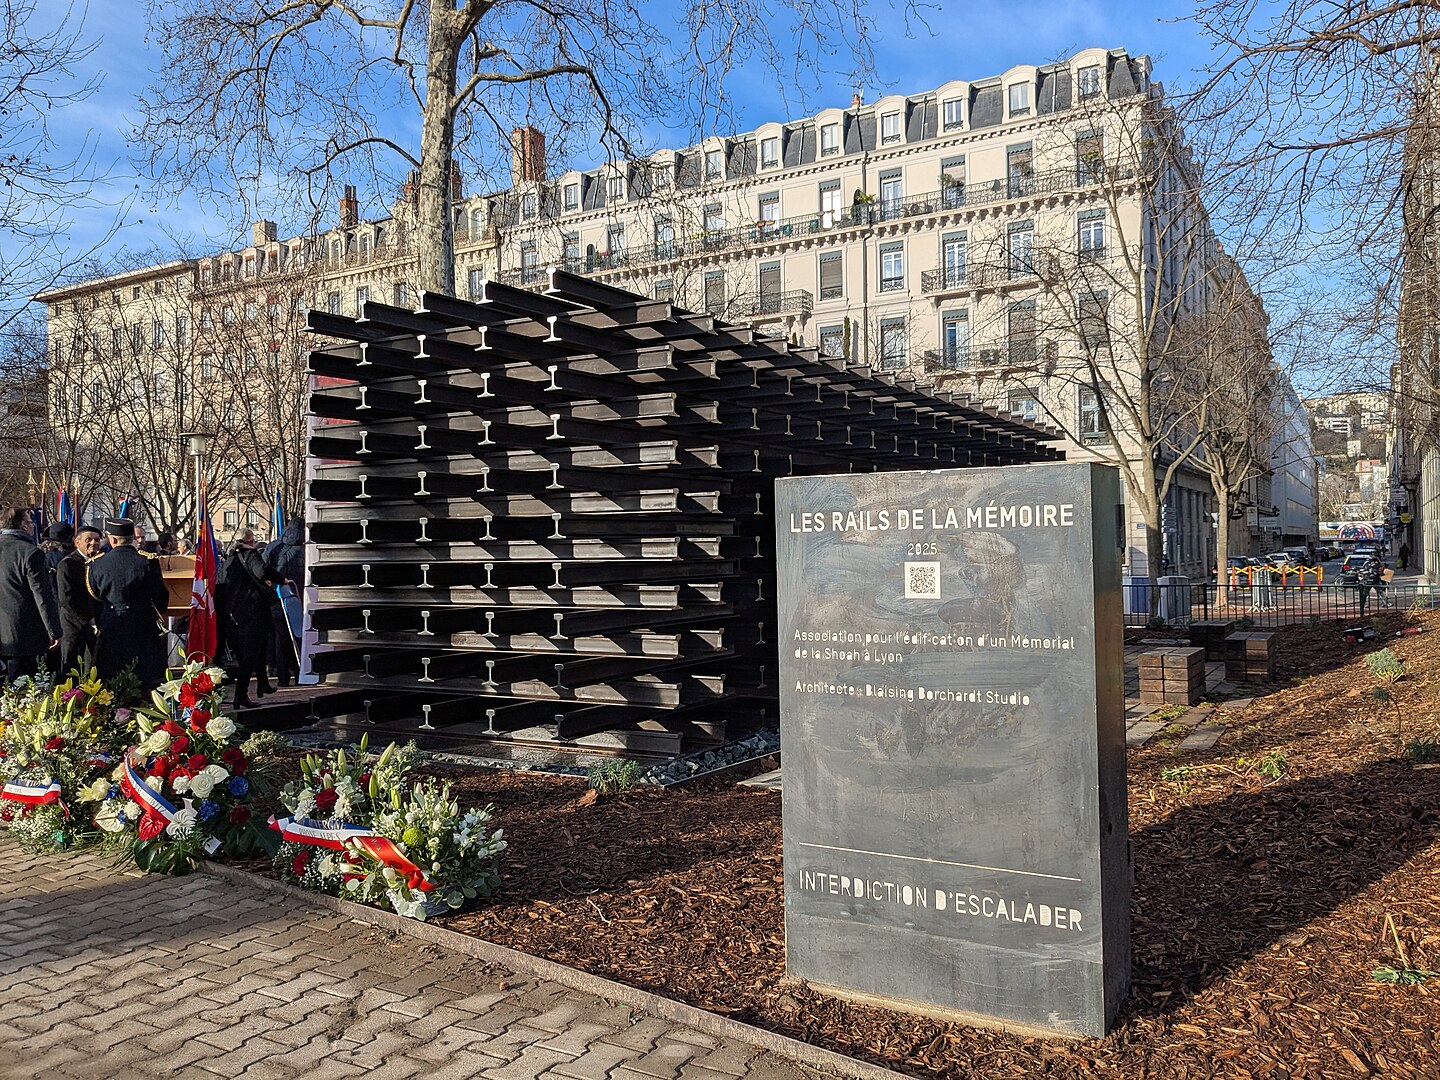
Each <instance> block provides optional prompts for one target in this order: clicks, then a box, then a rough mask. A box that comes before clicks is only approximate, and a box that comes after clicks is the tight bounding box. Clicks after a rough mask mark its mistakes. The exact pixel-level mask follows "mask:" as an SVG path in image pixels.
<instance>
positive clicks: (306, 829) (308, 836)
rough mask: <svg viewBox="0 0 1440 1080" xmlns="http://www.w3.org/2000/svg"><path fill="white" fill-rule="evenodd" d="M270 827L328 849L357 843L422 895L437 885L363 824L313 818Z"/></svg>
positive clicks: (285, 837)
mask: <svg viewBox="0 0 1440 1080" xmlns="http://www.w3.org/2000/svg"><path fill="white" fill-rule="evenodd" d="M270 827H271V828H272V829H274V830H275V831H276V832H278V833H279V834H280V838H281V839H282V840H289V841H290V842H291V843H293V844H306V845H308V846H310V847H323V848H329V849H331V850H332V851H344V850H345V849H346V848H347V847H348V846H349V845H351V844H354V845H355V846H356V847H358V848H360V849H361V850H362V851H364V852H365V853H366V854H367V855H370V856H371V857H372V858H374V859H375V860H377V861H378V862H379V863H380V864H381V865H382V866H388V867H390V868H391V869H392V870H394V871H396V872H397V873H400V874H403V875H404V876H405V884H406V885H408V886H409V887H410V888H412V889H419V890H420V891H421V892H429V891H430V890H431V889H433V888H434V887H435V886H434V885H433V884H431V882H430V879H429V878H427V877H426V876H425V871H424V870H421V869H420V867H418V866H416V865H415V864H414V863H413V862H411V861H410V860H409V859H408V858H406V857H405V855H404V853H402V852H401V850H400V849H399V848H398V847H396V846H395V844H394V842H393V841H391V840H389V839H387V838H385V837H383V836H380V835H378V834H377V833H376V832H375V830H374V829H367V828H364V827H363V826H360V825H343V824H340V823H339V822H334V821H315V820H314V819H313V818H300V819H298V820H297V819H295V818H288V817H287V818H273V817H272V818H271V819H270Z"/></svg>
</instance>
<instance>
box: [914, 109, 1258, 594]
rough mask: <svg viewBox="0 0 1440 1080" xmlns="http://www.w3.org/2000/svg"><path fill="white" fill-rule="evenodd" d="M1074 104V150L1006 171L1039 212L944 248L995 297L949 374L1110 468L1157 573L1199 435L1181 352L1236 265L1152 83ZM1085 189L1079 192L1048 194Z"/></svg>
mask: <svg viewBox="0 0 1440 1080" xmlns="http://www.w3.org/2000/svg"><path fill="white" fill-rule="evenodd" d="M1077 113H1079V116H1080V119H1079V123H1078V125H1077V126H1079V127H1080V134H1079V135H1078V136H1077V138H1076V139H1075V142H1074V143H1073V144H1072V145H1071V146H1070V147H1068V148H1067V150H1066V156H1065V157H1063V158H1057V157H1056V156H1055V155H1054V154H1053V152H1052V154H1051V156H1050V157H1049V158H1048V159H1043V158H1039V157H1037V158H1031V157H1029V156H1025V157H1020V156H1017V155H1012V156H1011V159H1010V161H1009V162H1008V175H1007V178H1006V180H1005V181H1003V183H1005V184H1007V185H1008V186H1009V188H1010V194H1011V195H1012V197H1023V196H1027V195H1034V196H1036V198H1034V199H1033V201H1032V204H1031V205H1032V207H1033V210H1032V213H1031V216H1029V217H1022V218H1018V219H1014V220H1010V221H1007V222H1005V223H1004V224H1003V226H1002V227H1001V228H1000V229H998V230H996V231H991V232H989V233H988V234H980V235H978V236H972V237H970V238H969V239H968V241H967V242H966V247H965V249H964V251H963V253H962V254H960V255H959V256H958V257H957V258H952V257H951V254H950V253H948V252H947V253H946V254H945V255H944V261H945V265H944V266H943V267H942V269H941V270H940V271H939V272H940V273H944V274H947V275H948V274H955V275H957V276H958V277H959V278H960V279H962V280H963V281H964V282H966V283H970V284H971V285H973V287H974V288H976V289H984V290H987V291H993V294H994V295H995V296H996V298H997V301H998V302H996V303H994V304H987V305H976V306H975V308H974V311H975V312H977V313H979V314H972V317H971V320H970V324H969V325H968V326H966V327H965V328H964V336H965V337H966V338H967V339H968V340H969V341H970V342H972V343H971V344H968V345H967V351H968V359H965V360H964V361H962V366H966V365H968V367H969V370H967V371H966V372H965V374H964V375H957V376H941V378H940V382H941V383H942V385H950V386H956V385H958V386H965V385H973V386H975V387H976V388H977V390H978V391H979V392H980V393H981V395H982V397H986V398H993V397H994V396H995V395H999V397H1000V399H1001V400H999V401H998V402H996V403H997V404H999V405H1001V406H1005V405H1007V404H1008V405H1009V406H1010V408H1011V409H1012V411H1018V412H1022V413H1024V414H1026V415H1033V416H1035V417H1036V418H1039V419H1044V420H1047V421H1049V422H1051V423H1053V424H1054V425H1055V426H1057V427H1059V428H1061V429H1062V430H1063V431H1065V432H1066V433H1067V434H1068V435H1070V437H1071V438H1072V439H1074V441H1076V442H1078V443H1080V444H1081V445H1083V446H1085V447H1086V448H1087V449H1089V450H1090V451H1092V452H1093V453H1095V454H1096V455H1097V456H1099V457H1100V458H1101V460H1103V461H1106V462H1108V463H1110V464H1113V465H1115V466H1116V467H1117V468H1118V469H1119V470H1120V472H1121V474H1122V476H1123V477H1124V480H1125V485H1126V490H1127V492H1128V495H1129V502H1130V504H1131V506H1132V508H1133V510H1134V512H1135V514H1136V515H1137V517H1138V519H1139V524H1142V525H1143V526H1144V531H1145V538H1146V544H1145V553H1146V562H1147V567H1148V573H1149V577H1150V580H1151V582H1152V583H1155V582H1158V579H1159V577H1160V575H1161V572H1162V565H1163V561H1164V558H1165V548H1164V533H1163V522H1162V517H1163V513H1162V508H1163V507H1164V506H1165V504H1166V500H1167V497H1168V495H1169V493H1170V491H1171V489H1172V487H1173V486H1174V485H1175V483H1176V481H1177V478H1178V477H1179V476H1180V474H1181V472H1182V470H1184V469H1186V468H1190V467H1192V461H1193V459H1194V458H1195V456H1196V454H1197V453H1198V452H1199V451H1200V448H1201V446H1202V431H1203V428H1204V407H1205V398H1204V395H1201V396H1199V397H1197V396H1196V394H1195V393H1194V386H1193V384H1191V383H1187V380H1186V379H1185V377H1184V375H1185V363H1186V360H1187V359H1188V358H1189V357H1190V356H1191V354H1192V352H1193V350H1194V341H1195V339H1196V338H1197V337H1203V336H1204V334H1205V333H1206V332H1207V327H1208V326H1209V325H1210V324H1211V323H1212V322H1213V321H1214V320H1216V319H1219V318H1220V315H1219V311H1220V309H1221V308H1223V307H1225V306H1226V305H1227V304H1228V303H1230V302H1231V301H1230V298H1229V297H1228V296H1227V295H1226V291H1225V289H1224V288H1223V281H1222V279H1221V271H1222V268H1223V267H1226V266H1230V265H1233V264H1232V263H1231V261H1230V258H1229V257H1228V256H1226V255H1225V254H1224V253H1223V252H1222V250H1221V248H1220V245H1219V243H1218V241H1217V238H1216V236H1215V234H1214V232H1213V230H1212V228H1211V223H1210V218H1209V215H1208V213H1207V210H1206V206H1205V204H1204V202H1202V193H1203V194H1205V195H1207V196H1209V195H1211V194H1212V193H1211V190H1210V188H1209V186H1208V185H1203V184H1202V179H1203V178H1202V170H1201V167H1200V165H1199V163H1198V162H1197V161H1196V160H1195V159H1194V156H1193V153H1192V151H1191V149H1190V148H1189V146H1188V145H1187V144H1186V142H1185V141H1184V139H1183V137H1182V127H1181V124H1180V122H1179V119H1178V118H1177V116H1176V114H1175V113H1174V111H1173V110H1172V109H1171V108H1170V107H1169V106H1168V105H1166V103H1165V102H1164V101H1163V99H1161V98H1160V96H1159V94H1158V92H1153V93H1143V92H1142V93H1137V94H1136V95H1134V96H1131V97H1128V98H1121V99H1119V100H1113V99H1110V98H1108V97H1106V96H1104V95H1097V96H1096V97H1095V98H1093V99H1092V100H1090V101H1089V102H1084V101H1082V102H1081V103H1079V106H1078V108H1077ZM1077 188H1078V193H1077V198H1076V199H1075V200H1073V201H1070V200H1066V201H1062V202H1059V203H1058V204H1054V203H1051V202H1049V201H1048V200H1045V199H1044V198H1041V197H1039V196H1041V195H1043V193H1044V192H1046V191H1064V190H1074V189H1077ZM1261 224H1262V222H1261V219H1260V218H1259V217H1254V218H1251V219H1250V220H1249V221H1244V222H1240V223H1238V224H1237V225H1235V226H1234V227H1233V230H1232V231H1233V232H1234V233H1235V234H1236V235H1237V236H1238V237H1239V242H1240V243H1242V244H1243V243H1245V240H1246V235H1245V230H1246V229H1247V228H1249V229H1254V230H1258V228H1259V226H1260V225H1261ZM991 342H993V343H995V347H994V348H989V349H987V348H985V345H986V344H987V343H991ZM947 348H948V345H947ZM940 359H941V361H942V364H943V366H950V363H949V360H948V358H947V357H943V356H942V357H941V358H940ZM976 360H978V363H976Z"/></svg>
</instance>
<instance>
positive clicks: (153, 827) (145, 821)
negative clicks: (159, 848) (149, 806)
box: [136, 814, 165, 840]
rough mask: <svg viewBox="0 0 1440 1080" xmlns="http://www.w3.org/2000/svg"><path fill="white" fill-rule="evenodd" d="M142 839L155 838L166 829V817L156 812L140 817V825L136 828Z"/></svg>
mask: <svg viewBox="0 0 1440 1080" xmlns="http://www.w3.org/2000/svg"><path fill="white" fill-rule="evenodd" d="M136 831H137V832H139V834H140V839H141V840H154V839H155V838H156V837H157V836H159V835H160V834H161V833H162V832H164V831H165V819H164V818H161V817H158V816H156V815H154V814H146V815H145V816H144V817H142V818H141V819H140V826H139V828H138V829H137V830H136Z"/></svg>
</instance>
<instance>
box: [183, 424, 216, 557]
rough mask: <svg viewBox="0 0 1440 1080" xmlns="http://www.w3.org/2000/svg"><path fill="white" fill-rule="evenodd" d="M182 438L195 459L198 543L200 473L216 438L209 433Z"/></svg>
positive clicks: (193, 434) (185, 433)
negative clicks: (207, 452) (206, 454)
mask: <svg viewBox="0 0 1440 1080" xmlns="http://www.w3.org/2000/svg"><path fill="white" fill-rule="evenodd" d="M180 437H181V438H182V439H184V440H185V446H186V449H187V451H188V452H189V454H190V456H191V457H193V458H194V459H195V536H196V540H197V543H198V540H199V536H200V528H201V524H202V523H201V521H200V487H201V484H200V472H201V468H202V462H203V461H204V460H205V453H206V451H208V450H209V449H210V440H211V439H213V438H214V437H215V436H213V435H212V434H210V432H208V431H184V432H181V433H180Z"/></svg>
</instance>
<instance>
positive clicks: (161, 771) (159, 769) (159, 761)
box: [150, 757, 174, 776]
mask: <svg viewBox="0 0 1440 1080" xmlns="http://www.w3.org/2000/svg"><path fill="white" fill-rule="evenodd" d="M173 764H174V762H172V761H171V760H170V759H168V758H163V757H158V758H156V759H155V764H153V765H151V766H150V775H151V776H166V775H168V774H169V772H170V769H171V767H172V766H173Z"/></svg>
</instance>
